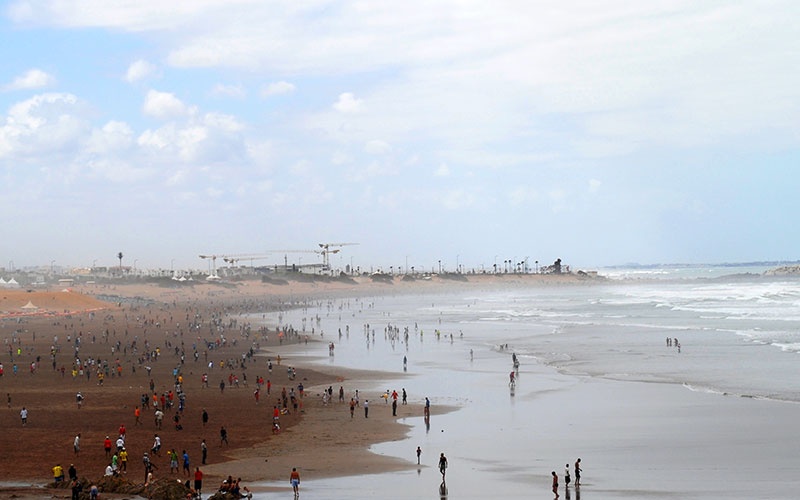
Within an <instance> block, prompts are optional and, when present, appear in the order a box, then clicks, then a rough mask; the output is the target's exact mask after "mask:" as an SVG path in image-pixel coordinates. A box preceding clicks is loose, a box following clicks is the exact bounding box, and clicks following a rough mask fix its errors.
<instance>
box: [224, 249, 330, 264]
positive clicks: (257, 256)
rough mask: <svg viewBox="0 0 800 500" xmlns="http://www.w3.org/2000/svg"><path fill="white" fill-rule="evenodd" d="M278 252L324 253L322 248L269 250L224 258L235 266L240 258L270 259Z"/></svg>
mask: <svg viewBox="0 0 800 500" xmlns="http://www.w3.org/2000/svg"><path fill="white" fill-rule="evenodd" d="M276 253H283V254H289V253H322V252H321V251H320V250H268V251H267V252H266V253H253V254H237V255H228V256H224V257H223V259H222V260H223V261H225V262H227V263H228V264H230V265H232V266H235V265H236V263H237V262H239V261H240V260H261V259H269V258H271V257H273V256H274V255H275V254H276Z"/></svg>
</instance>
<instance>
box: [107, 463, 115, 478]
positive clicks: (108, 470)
mask: <svg viewBox="0 0 800 500" xmlns="http://www.w3.org/2000/svg"><path fill="white" fill-rule="evenodd" d="M113 475H114V469H113V468H112V467H111V464H108V466H107V467H106V476H113Z"/></svg>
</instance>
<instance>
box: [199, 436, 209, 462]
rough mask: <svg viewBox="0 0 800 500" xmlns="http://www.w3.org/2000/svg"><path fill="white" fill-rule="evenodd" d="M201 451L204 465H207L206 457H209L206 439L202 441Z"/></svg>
mask: <svg viewBox="0 0 800 500" xmlns="http://www.w3.org/2000/svg"><path fill="white" fill-rule="evenodd" d="M200 453H201V454H202V455H203V460H202V465H205V464H206V458H207V457H208V445H207V444H206V440H205V439H204V440H203V442H202V443H200Z"/></svg>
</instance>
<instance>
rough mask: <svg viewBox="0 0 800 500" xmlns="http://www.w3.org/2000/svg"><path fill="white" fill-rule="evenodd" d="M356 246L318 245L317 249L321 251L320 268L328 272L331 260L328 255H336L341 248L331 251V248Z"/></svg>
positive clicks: (350, 244) (346, 244)
mask: <svg viewBox="0 0 800 500" xmlns="http://www.w3.org/2000/svg"><path fill="white" fill-rule="evenodd" d="M352 245H358V243H319V247H320V248H321V249H322V250H321V251H320V253H322V268H323V269H325V270H326V271H327V270H330V268H331V258H330V254H337V253H339V252H340V251H341V248H337V249H335V250H332V247H346V246H352Z"/></svg>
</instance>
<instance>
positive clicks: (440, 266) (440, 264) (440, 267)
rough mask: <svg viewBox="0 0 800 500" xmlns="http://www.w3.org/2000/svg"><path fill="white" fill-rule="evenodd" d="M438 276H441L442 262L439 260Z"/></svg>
mask: <svg viewBox="0 0 800 500" xmlns="http://www.w3.org/2000/svg"><path fill="white" fill-rule="evenodd" d="M439 274H442V260H441V259H439Z"/></svg>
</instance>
